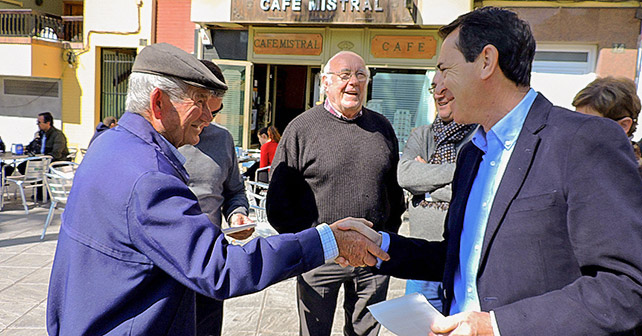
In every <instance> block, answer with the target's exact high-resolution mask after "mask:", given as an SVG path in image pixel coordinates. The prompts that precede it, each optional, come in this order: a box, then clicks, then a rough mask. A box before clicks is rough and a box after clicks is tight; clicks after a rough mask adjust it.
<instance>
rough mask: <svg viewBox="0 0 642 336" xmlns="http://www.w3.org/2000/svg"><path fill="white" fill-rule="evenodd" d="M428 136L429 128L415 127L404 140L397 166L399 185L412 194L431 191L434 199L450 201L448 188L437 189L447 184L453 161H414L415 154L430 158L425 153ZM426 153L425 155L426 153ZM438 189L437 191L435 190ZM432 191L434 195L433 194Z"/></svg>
mask: <svg viewBox="0 0 642 336" xmlns="http://www.w3.org/2000/svg"><path fill="white" fill-rule="evenodd" d="M429 137H432V131H431V130H430V128H428V130H424V128H417V129H415V130H414V131H413V132H412V133H411V134H410V137H409V138H408V142H406V147H405V148H404V150H403V155H402V156H401V160H400V161H399V167H398V168H397V178H398V179H399V185H400V186H401V187H402V188H404V189H406V190H408V191H409V192H410V193H411V194H413V195H423V194H425V193H431V196H432V197H433V198H434V199H435V200H436V201H446V202H449V201H450V194H451V192H450V188H448V189H447V190H439V189H442V188H444V187H445V186H447V185H449V184H450V183H451V182H452V180H453V176H454V174H455V164H454V163H444V164H430V163H422V162H419V161H415V158H416V157H417V156H420V157H422V158H423V159H424V160H425V161H428V160H429V159H430V154H431V153H427V149H426V148H427V147H428V141H429V140H430V139H429ZM426 153H427V155H426ZM437 190H439V192H436V191H437ZM433 193H434V195H433Z"/></svg>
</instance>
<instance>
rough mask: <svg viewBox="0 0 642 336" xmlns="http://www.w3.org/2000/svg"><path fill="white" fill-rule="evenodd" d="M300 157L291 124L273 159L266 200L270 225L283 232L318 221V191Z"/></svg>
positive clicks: (294, 230) (298, 229)
mask: <svg viewBox="0 0 642 336" xmlns="http://www.w3.org/2000/svg"><path fill="white" fill-rule="evenodd" d="M298 158H299V143H298V139H297V137H296V130H294V129H293V128H291V127H288V128H286V129H285V132H284V133H283V137H282V138H281V141H279V146H278V147H277V149H276V154H275V155H274V160H273V161H272V168H271V169H270V174H271V176H272V177H271V179H270V187H269V188H268V191H267V196H266V200H265V202H266V205H265V208H266V213H267V217H268V220H269V222H270V225H272V227H274V229H275V230H276V231H278V232H279V233H293V232H299V231H301V230H304V229H307V228H309V227H311V226H314V225H315V224H318V223H317V220H318V218H319V213H318V210H317V207H316V202H315V197H314V193H313V192H312V189H311V188H310V186H309V185H308V183H307V182H306V181H305V178H304V177H303V174H302V173H301V171H299V164H300V163H299V162H298ZM292 195H297V197H292Z"/></svg>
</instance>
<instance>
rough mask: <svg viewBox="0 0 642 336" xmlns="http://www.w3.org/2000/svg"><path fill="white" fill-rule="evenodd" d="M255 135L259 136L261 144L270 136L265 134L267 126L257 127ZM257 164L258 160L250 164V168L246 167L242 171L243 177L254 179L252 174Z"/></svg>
mask: <svg viewBox="0 0 642 336" xmlns="http://www.w3.org/2000/svg"><path fill="white" fill-rule="evenodd" d="M256 137H257V138H259V143H260V144H261V146H263V144H265V143H266V142H268V140H270V138H269V137H268V134H267V127H261V128H259V130H258V131H257V132H256ZM259 149H260V148H259ZM259 166H260V163H259V161H256V162H254V164H253V165H252V166H250V168H248V169H247V170H246V171H245V173H243V177H245V178H247V179H249V180H250V181H254V175H255V174H256V170H257V169H259Z"/></svg>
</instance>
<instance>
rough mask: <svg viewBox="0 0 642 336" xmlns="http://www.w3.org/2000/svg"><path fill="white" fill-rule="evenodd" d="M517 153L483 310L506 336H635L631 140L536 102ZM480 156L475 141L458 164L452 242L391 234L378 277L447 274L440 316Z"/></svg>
mask: <svg viewBox="0 0 642 336" xmlns="http://www.w3.org/2000/svg"><path fill="white" fill-rule="evenodd" d="M515 146H516V147H515V149H514V151H513V154H512V156H511V158H510V160H509V162H508V166H507V168H506V172H505V174H504V177H503V179H502V181H501V183H500V185H499V188H498V190H497V194H496V196H495V200H494V203H493V206H492V209H491V212H490V216H489V219H488V226H487V229H486V233H485V236H484V242H483V247H482V253H481V260H480V266H479V273H478V276H477V287H478V293H479V298H480V303H481V308H482V310H483V311H489V310H494V312H495V316H496V319H497V324H498V326H499V330H500V333H501V334H502V336H509V335H577V336H580V335H582V336H584V335H615V334H617V335H620V332H623V333H622V334H623V335H628V334H630V332H628V330H630V329H632V328H633V327H635V326H636V324H640V323H641V321H642V313H641V312H642V285H641V284H642V179H641V178H640V176H639V175H638V173H637V171H636V163H635V159H634V155H633V151H632V149H631V145H630V143H629V141H628V139H627V138H626V136H625V135H624V132H622V129H621V128H620V127H619V126H618V125H617V124H616V123H614V122H612V121H610V120H608V119H606V118H598V117H591V116H586V115H583V114H580V113H577V112H572V111H568V110H565V109H562V108H559V107H555V106H553V105H552V104H551V103H550V102H549V101H548V100H546V98H544V97H543V96H542V95H538V97H537V98H536V100H535V102H534V104H533V106H532V108H531V110H530V111H529V113H528V116H527V118H526V121H525V124H524V127H523V129H522V131H521V133H520V135H519V138H518V140H517V143H516V145H515ZM481 155H482V153H481V151H480V150H479V149H478V148H477V147H475V146H474V145H473V144H472V143H469V144H467V145H466V147H464V148H463V149H462V151H461V153H460V155H459V157H458V161H457V171H456V173H455V179H454V184H453V199H452V203H451V206H450V211H449V214H448V218H447V220H446V230H445V234H444V237H445V240H444V241H442V242H427V241H424V240H417V239H409V238H403V237H400V236H396V235H391V245H390V249H389V253H390V256H391V259H390V261H388V262H384V263H383V265H382V267H381V270H380V271H381V272H383V273H387V274H391V275H396V276H400V277H405V278H412V279H422V278H423V279H426V280H439V279H440V278H441V277H442V276H443V281H444V288H445V298H446V302H445V311H449V309H450V304H451V301H452V296H453V278H454V274H455V270H456V268H457V267H458V266H459V238H460V236H461V231H462V226H463V219H464V210H465V206H466V203H467V200H468V195H469V193H470V189H471V186H472V182H473V180H474V178H475V175H476V174H477V169H478V167H479V163H480V161H481Z"/></svg>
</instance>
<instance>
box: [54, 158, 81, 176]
mask: <svg viewBox="0 0 642 336" xmlns="http://www.w3.org/2000/svg"><path fill="white" fill-rule="evenodd" d="M78 166H79V165H78V164H77V163H75V162H71V161H56V162H52V163H51V164H50V165H49V172H50V173H52V174H58V175H61V176H71V177H72V178H73V177H74V174H75V173H76V169H78Z"/></svg>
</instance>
